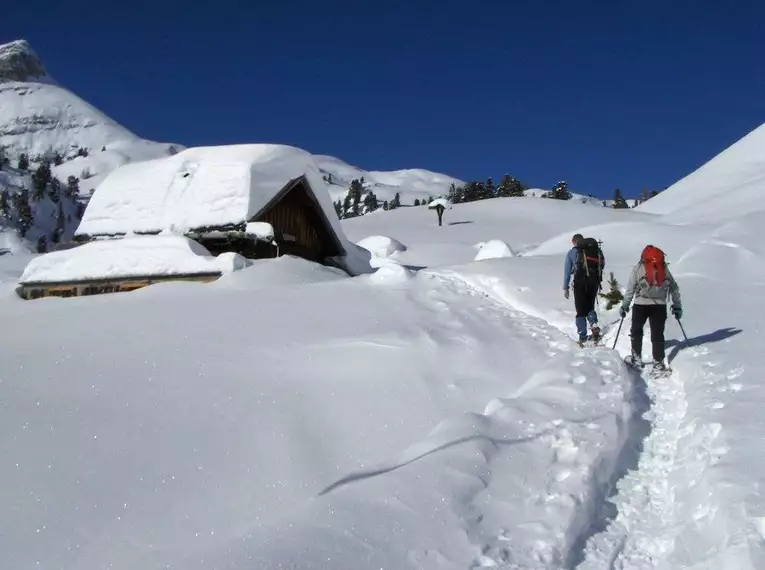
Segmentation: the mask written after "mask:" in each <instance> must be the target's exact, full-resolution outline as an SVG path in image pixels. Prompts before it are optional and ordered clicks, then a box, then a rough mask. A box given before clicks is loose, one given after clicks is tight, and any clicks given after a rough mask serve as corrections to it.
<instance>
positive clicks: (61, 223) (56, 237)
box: [50, 202, 66, 243]
mask: <svg viewBox="0 0 765 570" xmlns="http://www.w3.org/2000/svg"><path fill="white" fill-rule="evenodd" d="M65 228H66V216H64V205H63V204H62V203H61V202H59V203H58V209H57V211H56V229H55V230H54V231H53V234H52V235H51V236H50V240H51V241H52V242H53V243H59V242H60V241H61V236H63V235H64V229H65Z"/></svg>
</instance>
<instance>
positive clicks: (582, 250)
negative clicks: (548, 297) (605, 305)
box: [563, 234, 606, 346]
mask: <svg viewBox="0 0 765 570" xmlns="http://www.w3.org/2000/svg"><path fill="white" fill-rule="evenodd" d="M571 245H572V246H573V247H572V248H571V250H570V251H569V252H568V253H567V254H566V262H565V264H564V266H563V294H564V296H565V297H566V299H568V298H569V280H570V279H571V276H572V275H573V277H574V283H573V287H574V306H575V307H576V332H577V334H578V335H579V346H584V343H585V342H586V341H587V338H588V335H587V324H588V323H589V325H590V331H591V332H592V340H593V341H595V342H598V341H599V340H600V325H599V324H598V315H597V313H596V312H595V302H596V301H597V297H598V292H599V291H600V283H601V281H602V279H603V267H604V266H605V263H606V262H605V258H604V257H603V252H602V250H601V249H600V245H599V244H598V241H597V240H596V239H594V238H587V239H585V238H584V237H583V236H582V234H575V235H574V236H573V237H572V238H571Z"/></svg>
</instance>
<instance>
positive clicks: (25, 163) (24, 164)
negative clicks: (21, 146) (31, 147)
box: [18, 152, 29, 170]
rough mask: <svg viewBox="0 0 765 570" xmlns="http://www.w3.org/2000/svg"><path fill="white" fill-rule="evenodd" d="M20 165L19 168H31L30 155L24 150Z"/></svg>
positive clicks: (20, 157) (20, 156)
mask: <svg viewBox="0 0 765 570" xmlns="http://www.w3.org/2000/svg"><path fill="white" fill-rule="evenodd" d="M18 167H19V170H27V169H29V157H28V156H27V155H26V154H25V153H23V152H22V153H21V154H20V155H19V164H18Z"/></svg>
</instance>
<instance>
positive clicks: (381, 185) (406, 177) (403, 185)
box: [314, 155, 464, 205]
mask: <svg viewBox="0 0 765 570" xmlns="http://www.w3.org/2000/svg"><path fill="white" fill-rule="evenodd" d="M314 160H315V161H316V164H318V165H319V169H320V170H321V172H322V174H323V175H324V176H325V180H326V181H327V183H328V187H329V193H330V197H331V198H332V200H333V201H335V200H339V199H342V198H344V197H345V195H346V194H347V192H348V187H349V186H350V184H351V181H352V180H354V179H361V178H363V179H364V187H365V188H366V189H367V190H369V191H371V192H374V194H375V195H376V196H377V199H378V200H379V201H380V202H381V203H382V202H383V201H385V200H387V201H391V200H393V198H394V197H395V195H396V193H399V194H400V198H401V203H402V204H404V205H411V204H413V203H414V200H415V199H419V200H420V201H422V200H426V201H427V199H428V198H429V197H432V198H438V197H439V196H446V194H447V192H449V187H450V186H451V185H452V184H455V185H457V186H459V185H461V184H464V182H462V181H461V180H459V179H457V178H454V177H452V176H448V175H446V174H439V173H438V172H431V171H429V170H422V169H417V168H410V169H405V170H392V171H388V172H386V171H379V170H363V169H361V168H358V167H356V166H351V165H350V164H348V163H346V162H344V161H342V160H340V159H339V158H335V157H333V156H326V155H314Z"/></svg>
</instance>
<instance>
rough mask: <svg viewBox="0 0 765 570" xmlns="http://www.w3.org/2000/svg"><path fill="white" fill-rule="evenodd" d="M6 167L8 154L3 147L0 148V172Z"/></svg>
mask: <svg viewBox="0 0 765 570" xmlns="http://www.w3.org/2000/svg"><path fill="white" fill-rule="evenodd" d="M7 165H8V154H7V153H6V151H5V147H4V146H0V170H3V169H4V168H5V167H6V166H7Z"/></svg>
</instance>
